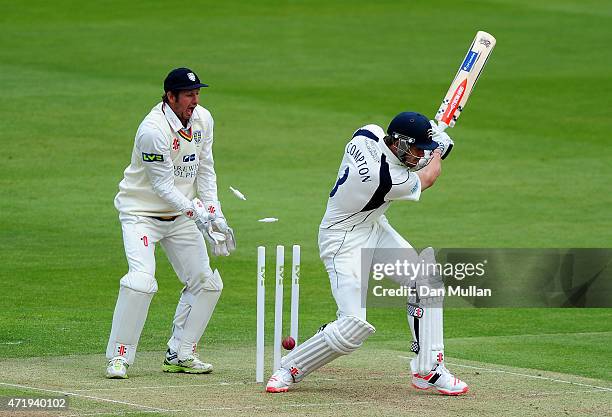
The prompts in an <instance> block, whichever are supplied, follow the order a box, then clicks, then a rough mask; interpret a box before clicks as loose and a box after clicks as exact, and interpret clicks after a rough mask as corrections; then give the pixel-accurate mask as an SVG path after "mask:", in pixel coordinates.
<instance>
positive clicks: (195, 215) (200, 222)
mask: <svg viewBox="0 0 612 417" xmlns="http://www.w3.org/2000/svg"><path fill="white" fill-rule="evenodd" d="M191 204H192V207H190V208H188V209H186V210H183V214H184V215H185V216H187V217H189V218H190V219H191V220H193V221H194V222H195V224H196V226H197V227H198V229H199V230H200V232H201V233H202V236H204V239H205V240H206V241H207V242H208V243H209V244H210V245H216V244H219V243H220V242H221V241H225V234H223V233H219V232H215V231H214V230H213V225H212V217H213V216H212V215H211V214H209V212H207V211H206V209H205V208H204V204H203V203H202V202H201V201H200V199H198V198H194V199H193V200H192V201H191Z"/></svg>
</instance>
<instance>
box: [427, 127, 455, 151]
mask: <svg viewBox="0 0 612 417" xmlns="http://www.w3.org/2000/svg"><path fill="white" fill-rule="evenodd" d="M429 123H430V124H431V129H432V131H433V137H432V139H433V140H435V141H436V142H438V145H439V146H438V149H440V155H442V159H445V158H446V157H447V156H448V154H449V153H450V152H451V150H452V149H453V146H455V142H453V140H452V139H451V138H450V136H448V134H447V133H446V132H444V131H442V129H440V128H439V127H438V125H437V123H436V122H435V121H433V120H430V121H429Z"/></svg>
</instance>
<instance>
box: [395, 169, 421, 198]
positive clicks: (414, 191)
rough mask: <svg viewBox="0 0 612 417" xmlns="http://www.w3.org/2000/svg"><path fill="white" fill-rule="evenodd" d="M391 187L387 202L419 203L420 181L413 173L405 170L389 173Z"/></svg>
mask: <svg viewBox="0 0 612 417" xmlns="http://www.w3.org/2000/svg"><path fill="white" fill-rule="evenodd" d="M391 181H392V184H393V185H392V187H391V191H389V194H387V199H388V200H408V201H419V198H420V197H421V180H420V179H419V176H418V175H416V173H414V172H410V171H409V170H407V169H401V170H394V171H393V172H392V173H391Z"/></svg>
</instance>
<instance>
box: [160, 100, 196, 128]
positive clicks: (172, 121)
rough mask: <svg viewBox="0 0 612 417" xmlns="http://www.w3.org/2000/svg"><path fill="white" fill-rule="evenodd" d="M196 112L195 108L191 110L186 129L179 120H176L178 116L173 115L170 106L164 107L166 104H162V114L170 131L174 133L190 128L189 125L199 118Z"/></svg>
mask: <svg viewBox="0 0 612 417" xmlns="http://www.w3.org/2000/svg"><path fill="white" fill-rule="evenodd" d="M196 110H197V107H196V108H195V109H194V110H193V113H192V114H191V118H190V119H189V121H188V122H187V127H183V123H181V120H180V119H179V118H178V116H177V115H176V114H174V112H173V111H172V109H171V108H170V106H168V105H166V103H162V112H163V113H164V115H165V116H166V120H167V121H168V124H169V125H170V127H171V128H172V130H173V131H175V132H178V131H179V130H181V129H190V128H191V125H192V124H193V122H194V121H196V120H198V119H199V118H200V116H199V114H198V112H197V111H196Z"/></svg>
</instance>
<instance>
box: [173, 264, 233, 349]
mask: <svg viewBox="0 0 612 417" xmlns="http://www.w3.org/2000/svg"><path fill="white" fill-rule="evenodd" d="M222 290H223V281H222V280H221V275H220V274H219V271H218V270H216V269H215V271H214V273H213V275H212V277H210V278H209V279H208V280H206V281H205V283H204V284H203V285H202V286H201V288H198V291H197V293H193V292H192V291H193V289H188V288H187V287H185V288H183V293H182V294H181V298H180V300H179V302H178V305H177V306H176V313H175V314H174V321H173V328H172V337H171V338H170V340H169V341H168V347H169V348H170V350H172V351H174V352H177V354H178V359H179V360H185V359H187V358H188V357H189V355H191V354H192V353H193V352H195V350H196V347H197V344H198V343H199V341H200V339H201V338H202V335H203V334H204V331H205V330H206V327H207V326H208V322H209V321H210V318H211V317H212V314H213V312H214V310H215V307H216V305H217V301H219V297H221V291H222Z"/></svg>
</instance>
